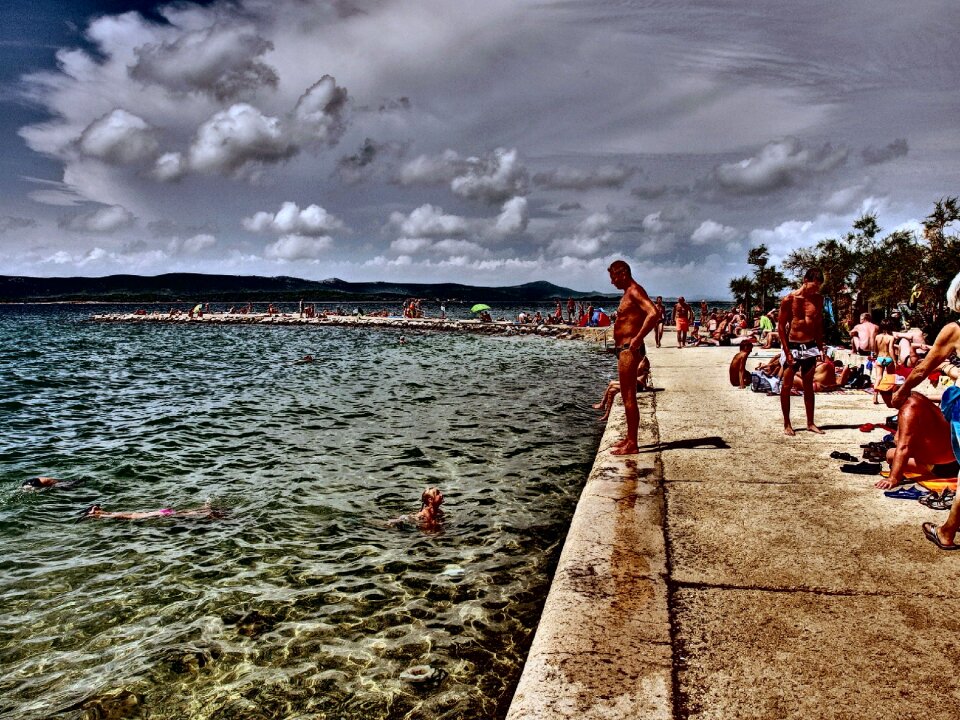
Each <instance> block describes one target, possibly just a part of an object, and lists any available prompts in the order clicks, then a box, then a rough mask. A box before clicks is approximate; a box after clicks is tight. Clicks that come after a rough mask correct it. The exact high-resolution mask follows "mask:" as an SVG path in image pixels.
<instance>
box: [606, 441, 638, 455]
mask: <svg viewBox="0 0 960 720" xmlns="http://www.w3.org/2000/svg"><path fill="white" fill-rule="evenodd" d="M638 452H640V448H638V447H637V445H636V443H632V442H631V443H626V444H624V445H620V444H618V445H617V446H616V449H615V450H611V451H610V454H611V455H636V454H637V453H638Z"/></svg>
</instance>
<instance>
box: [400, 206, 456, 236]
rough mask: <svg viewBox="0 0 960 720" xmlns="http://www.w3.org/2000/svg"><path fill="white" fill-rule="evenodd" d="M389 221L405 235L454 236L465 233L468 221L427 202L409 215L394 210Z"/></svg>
mask: <svg viewBox="0 0 960 720" xmlns="http://www.w3.org/2000/svg"><path fill="white" fill-rule="evenodd" d="M390 223H391V224H393V225H395V226H397V227H398V228H399V229H400V232H401V233H403V234H404V235H405V236H407V237H415V238H416V237H454V236H459V235H465V234H466V233H467V231H468V229H469V223H468V222H467V220H466V219H465V218H462V217H460V216H459V215H447V214H445V213H444V212H443V208H440V207H434V206H433V205H430V204H429V203H428V204H426V205H421V206H420V207H418V208H417V209H416V210H414V211H413V212H411V213H410V214H409V215H404V214H403V213H400V212H394V213H392V214H391V215H390Z"/></svg>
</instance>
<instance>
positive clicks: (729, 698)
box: [509, 336, 960, 720]
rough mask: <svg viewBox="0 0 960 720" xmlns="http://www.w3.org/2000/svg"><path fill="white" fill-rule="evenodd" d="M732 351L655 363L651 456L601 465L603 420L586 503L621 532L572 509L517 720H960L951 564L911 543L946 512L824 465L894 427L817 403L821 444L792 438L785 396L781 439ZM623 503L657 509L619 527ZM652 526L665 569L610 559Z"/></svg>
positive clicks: (656, 357)
mask: <svg viewBox="0 0 960 720" xmlns="http://www.w3.org/2000/svg"><path fill="white" fill-rule="evenodd" d="M668 337H669V336H668ZM734 352H736V348H685V349H683V350H678V349H676V348H674V347H667V346H665V347H664V348H663V349H660V350H657V349H651V350H650V356H651V363H652V366H653V378H654V381H655V385H656V387H657V388H662V390H661V391H659V392H656V393H653V394H647V395H645V396H644V400H643V405H642V417H643V419H642V423H644V427H643V428H642V430H641V432H642V433H643V436H642V437H641V443H643V442H644V441H645V438H650V437H655V438H658V439H659V445H657V446H656V448H657V449H656V451H655V452H652V453H651V452H647V453H642V454H641V455H639V456H633V458H628V459H614V458H610V457H609V456H606V455H605V447H607V446H609V443H610V442H612V439H614V437H613V436H615V435H616V434H618V432H619V428H620V427H622V408H617V409H615V413H614V415H613V417H612V419H611V422H612V423H613V425H612V426H611V431H610V432H609V433H608V435H605V437H604V440H603V443H602V444H601V451H600V453H599V454H598V465H602V466H604V467H607V468H608V469H607V470H606V471H605V472H606V473H607V477H606V480H607V484H606V486H602V485H600V484H599V482H600V480H601V477H599V476H595V475H596V473H597V468H596V467H595V471H594V473H592V474H591V480H590V481H588V483H587V487H586V488H585V490H584V496H585V498H587V497H593V496H602V495H603V492H601V489H602V487H606V494H607V495H608V496H610V497H612V498H614V500H613V501H612V502H613V503H614V504H613V505H610V506H608V513H613V514H614V517H616V518H618V520H617V521H616V522H612V521H609V520H604V518H603V515H602V513H600V509H602V508H600V509H598V505H597V502H598V501H597V500H593V501H589V502H586V503H584V501H583V500H581V504H583V505H584V506H585V507H587V508H589V510H588V511H585V512H584V514H583V517H581V518H580V520H579V521H578V520H577V518H575V520H574V525H573V526H572V527H571V531H570V534H569V535H568V539H567V543H566V544H565V547H564V551H563V556H562V558H561V563H560V566H559V567H558V571H557V579H556V580H555V583H554V588H552V589H551V595H550V598H549V599H548V601H547V610H545V613H544V618H543V620H542V621H541V626H540V628H539V629H538V633H537V638H536V640H535V641H534V648H533V650H531V660H530V661H529V662H528V668H527V669H526V670H525V672H524V678H523V679H522V680H521V685H520V688H518V692H517V699H518V700H521V701H522V702H519V703H518V702H516V701H515V705H514V707H513V708H511V714H510V716H509V717H510V718H511V719H512V718H524V717H531V718H533V717H536V718H538V719H541V720H547V719H549V718H554V717H557V718H559V717H580V718H584V719H586V718H634V717H672V718H677V719H679V718H704V719H706V718H710V719H714V718H716V719H721V718H722V719H725V720H726V719H729V718H758V719H764V720H768V719H773V718H805V719H808V718H858V719H870V718H877V719H880V718H884V719H885V720H886V719H888V718H891V717H898V718H920V717H925V716H927V715H929V714H937V715H945V716H947V717H960V709H958V700H960V684H958V683H957V682H956V680H955V679H954V669H955V667H956V665H957V661H958V660H960V621H958V619H957V618H958V615H960V600H958V599H957V597H956V595H957V588H958V587H960V553H956V554H952V553H944V552H942V551H939V550H937V549H936V548H935V547H934V546H933V545H932V544H930V543H929V542H928V541H926V540H925V539H924V538H923V535H922V533H921V530H920V525H921V523H922V522H924V521H927V520H932V521H942V520H943V519H944V518H945V516H946V513H944V512H937V511H933V510H930V509H928V508H925V507H924V506H922V505H920V504H919V503H917V502H916V501H905V500H893V499H889V498H886V497H884V495H883V493H882V492H881V491H879V490H876V489H874V488H873V482H874V481H875V480H876V478H875V477H870V476H862V475H847V474H844V473H842V472H840V469H839V466H840V465H841V464H842V462H841V461H838V460H834V459H831V458H830V453H831V452H832V451H834V450H840V451H845V452H849V453H852V454H854V455H857V456H859V455H860V452H861V451H860V448H859V445H860V444H861V443H864V442H867V441H868V440H879V439H880V437H881V435H882V433H881V432H880V431H876V432H873V433H869V434H867V433H861V432H859V430H858V427H859V426H860V425H861V424H862V423H865V422H878V421H882V419H883V418H884V417H886V416H887V415H890V414H893V411H892V410H889V409H888V408H886V407H885V406H883V405H879V406H875V405H873V404H872V397H871V396H870V395H867V394H864V393H848V394H836V393H831V394H821V395H818V396H817V414H816V419H817V422H818V424H819V425H820V426H821V427H822V428H823V429H825V430H826V434H825V435H822V436H821V435H815V434H812V433H809V432H807V431H805V430H800V429H799V428H803V427H805V424H806V423H805V422H804V421H803V401H802V398H799V397H796V398H793V419H794V427H795V428H798V432H797V436H796V437H792V438H791V437H786V436H785V435H783V430H782V421H781V416H780V408H779V402H778V399H777V398H775V397H768V396H765V395H761V394H757V393H753V392H751V391H749V390H739V389H736V388H733V387H731V386H730V385H729V382H728V380H727V366H728V363H729V361H730V358H731V357H732V356H733V354H734ZM753 364H754V363H752V362H751V363H750V366H751V367H752V365H753ZM598 394H599V389H598ZM618 423H619V424H621V425H619V426H618ZM638 458H639V462H638ZM631 463H632V464H631ZM641 471H642V472H641ZM618 482H619V486H618V484H617V483H618ZM618 487H619V488H620V492H626V490H630V492H631V493H632V495H633V496H634V497H644V498H652V500H650V501H649V502H652V503H654V504H656V503H662V505H657V507H662V512H657V511H655V510H654V511H649V508H648V511H644V512H641V511H637V510H633V509H631V510H630V511H629V512H627V511H626V510H625V509H624V502H623V499H622V498H620V500H617V499H616V498H618V497H619V495H617V494H616V493H617V492H618V490H617V488H618ZM638 488H640V490H639V491H638ZM628 504H629V503H628ZM577 515H578V516H580V515H581V509H580V506H579V505H578V509H577ZM591 518H592V519H591ZM625 518H626V519H627V520H628V522H625V521H624V520H625ZM658 523H659V525H660V527H659V528H657V527H651V524H658ZM645 525H646V526H645ZM644 526H645V527H644ZM588 529H589V531H590V532H592V533H593V535H594V537H593V538H592V543H593V544H592V545H590V546H586V545H583V544H582V543H583V537H584V534H585V532H587V530H588ZM658 530H659V531H660V533H661V535H662V543H663V552H664V564H663V566H662V571H661V567H660V566H659V565H658V563H657V561H655V560H654V561H651V555H650V553H649V552H633V553H631V552H627V551H625V550H624V548H629V546H630V545H631V544H634V543H635V541H634V540H630V539H629V538H646V539H647V540H646V542H645V543H640V546H641V547H643V546H644V544H645V545H651V544H652V545H656V544H657V543H656V537H657V531H658ZM598 533H599V534H600V535H601V536H600V537H598V536H597V535H598ZM624 533H629V534H628V535H625V534H624ZM584 547H589V548H591V549H589V550H588V551H584V550H582V549H581V548H584ZM604 548H606V550H604ZM618 548H619V550H618ZM571 578H574V579H575V580H576V582H577V583H578V585H577V587H576V588H575V589H576V590H577V594H574V595H571V594H570V593H569V592H567V591H565V590H564V588H565V587H567V588H569V586H570V585H571ZM624 578H633V579H635V580H638V584H637V586H636V588H634V587H627V586H625V585H624V582H623V579H624ZM591 579H593V580H595V582H593V583H590V582H588V581H589V580H591ZM661 585H662V588H663V590H662V592H661V591H660V590H659V589H658V588H659V587H660V586H661ZM644 587H645V588H647V589H646V590H642V589H641V590H638V589H637V588H644ZM637 593H640V595H638V594H637ZM555 595H556V598H555V597H554V596H555ZM661 596H663V603H661V602H660V600H659V598H660V597H661ZM565 606H566V607H567V610H566V611H564V610H563V608H564V607H565ZM661 607H665V610H666V615H667V618H668V626H666V627H665V626H664V625H663V624H662V623H659V622H657V619H658V618H659V617H660V609H661ZM548 611H549V612H548ZM564 613H566V618H567V619H566V620H558V619H557V618H558V617H561V618H562V617H564ZM617 613H620V614H622V615H625V616H626V617H622V616H618V615H617ZM571 617H572V618H574V619H576V618H582V619H583V621H581V622H579V623H578V622H572V621H571V620H570V618H571ZM629 617H632V618H634V619H635V620H637V622H634V623H630V622H628V618H629ZM606 618H610V619H612V620H613V622H602V621H601V619H606ZM558 622H563V623H565V625H561V626H560V627H567V628H570V627H577V628H580V631H578V632H557V631H556V628H557V627H558V625H557V623H558ZM541 633H543V634H544V635H543V636H544V642H541ZM651 633H653V634H651ZM658 633H659V634H658ZM663 638H666V643H667V644H666V645H663ZM597 648H602V649H603V652H601V653H600V654H596V653H595V650H596V649H597ZM617 648H619V651H618V650H617ZM666 650H669V663H668V664H667V665H664V656H663V652H664V651H666ZM578 653H579V654H578ZM528 671H529V675H530V677H528ZM591 671H592V674H591ZM665 677H666V678H667V679H666V681H665V682H666V687H664V680H663V679H664V678H665ZM604 679H606V680H607V681H608V682H606V683H605V682H604ZM531 700H532V701H534V702H532V703H531ZM537 700H539V701H540V702H539V704H538V702H536V701H537Z"/></svg>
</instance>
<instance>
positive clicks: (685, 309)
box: [673, 297, 693, 348]
mask: <svg viewBox="0 0 960 720" xmlns="http://www.w3.org/2000/svg"><path fill="white" fill-rule="evenodd" d="M692 316H693V308H691V307H690V306H689V305H687V301H686V300H685V299H684V298H683V297H680V298H678V299H677V304H676V305H674V306H673V324H674V325H676V326H677V347H678V348H682V347H686V345H687V331H688V330H689V329H690V318H691V317H692Z"/></svg>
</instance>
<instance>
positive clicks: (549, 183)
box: [533, 165, 637, 190]
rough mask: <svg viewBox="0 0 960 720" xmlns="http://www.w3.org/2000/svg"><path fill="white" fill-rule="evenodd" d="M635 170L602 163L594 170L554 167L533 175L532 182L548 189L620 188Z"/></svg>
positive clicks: (624, 166)
mask: <svg viewBox="0 0 960 720" xmlns="http://www.w3.org/2000/svg"><path fill="white" fill-rule="evenodd" d="M636 172H637V168H635V167H630V166H627V165H603V166H600V167H598V168H596V169H594V170H580V169H578V168H569V167H563V168H555V169H553V170H549V171H546V172H542V173H537V174H536V175H534V176H533V182H534V183H535V184H536V185H538V186H540V187H542V188H546V189H548V190H593V189H598V188H621V187H623V184H624V183H625V182H626V181H627V180H629V179H630V178H631V177H633V175H634V174H635V173H636Z"/></svg>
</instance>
